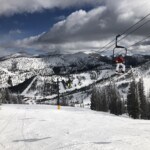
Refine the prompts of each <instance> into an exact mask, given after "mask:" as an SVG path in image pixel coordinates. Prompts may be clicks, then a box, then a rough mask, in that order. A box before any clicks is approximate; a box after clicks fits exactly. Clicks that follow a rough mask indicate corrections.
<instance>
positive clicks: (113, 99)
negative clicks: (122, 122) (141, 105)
mask: <svg viewBox="0 0 150 150" xmlns="http://www.w3.org/2000/svg"><path fill="white" fill-rule="evenodd" d="M108 91H109V92H108V95H109V109H110V113H112V114H115V115H121V114H122V113H123V110H124V109H123V103H122V101H121V96H120V93H119V91H118V90H117V87H116V85H115V83H111V82H110V85H109V87H108Z"/></svg>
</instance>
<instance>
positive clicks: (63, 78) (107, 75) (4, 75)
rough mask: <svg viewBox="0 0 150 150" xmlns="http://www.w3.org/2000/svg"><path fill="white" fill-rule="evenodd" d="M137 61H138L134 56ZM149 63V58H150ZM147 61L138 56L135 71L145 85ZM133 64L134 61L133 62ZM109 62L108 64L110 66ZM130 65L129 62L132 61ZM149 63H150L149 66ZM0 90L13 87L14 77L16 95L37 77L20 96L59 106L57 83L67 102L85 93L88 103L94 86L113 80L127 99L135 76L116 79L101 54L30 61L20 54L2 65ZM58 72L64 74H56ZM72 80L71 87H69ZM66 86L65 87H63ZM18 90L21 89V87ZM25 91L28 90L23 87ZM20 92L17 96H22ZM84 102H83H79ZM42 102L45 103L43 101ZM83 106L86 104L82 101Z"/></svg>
mask: <svg viewBox="0 0 150 150" xmlns="http://www.w3.org/2000/svg"><path fill="white" fill-rule="evenodd" d="M132 57H133V59H134V61H135V60H136V57H134V56H132ZM148 59H149V57H148ZM148 59H147V57H146V59H145V57H143V56H142V57H140V56H138V58H137V60H138V63H137V64H138V65H139V64H140V63H142V62H143V63H142V65H141V66H138V67H135V68H134V70H135V72H134V74H135V76H136V78H137V79H139V78H140V77H142V76H143V77H144V81H149V78H150V69H149V66H150V65H149V64H150V61H148ZM129 60H132V59H131V58H129ZM107 62H108V63H107ZM128 62H129V61H128ZM145 62H146V63H145ZM0 68H1V71H0V83H1V84H0V87H1V88H2V87H9V86H10V85H9V84H8V78H9V76H11V80H12V84H13V86H14V87H12V91H13V92H14V91H15V90H16V89H19V88H20V85H21V84H24V83H26V81H27V80H30V78H32V77H34V76H36V78H35V79H34V80H33V81H32V82H29V85H26V88H25V89H24V88H22V89H21V90H19V91H22V92H21V93H20V94H21V95H22V96H24V97H28V98H32V99H37V100H38V99H39V100H40V101H41V100H42V99H43V100H48V99H54V98H55V103H56V97H57V85H56V81H57V79H59V81H60V94H61V96H67V97H65V99H68V97H70V98H69V100H75V99H77V98H76V95H79V93H81V92H82V94H81V95H83V97H84V98H85V99H87V98H89V97H90V96H89V93H91V90H92V88H93V86H94V85H97V86H106V85H108V84H109V83H110V80H112V81H113V82H115V84H116V85H117V87H118V88H119V90H120V92H121V94H122V95H124V98H125V97H126V94H127V91H128V86H129V83H130V82H131V80H132V75H131V74H126V75H121V76H117V75H115V66H112V60H111V59H110V58H109V57H108V58H107V57H106V56H100V55H97V54H90V55H88V54H85V53H76V54H65V55H62V54H54V55H45V56H38V57H33V56H32V57H31V56H30V57H27V56H25V55H19V54H16V55H14V56H12V57H9V58H8V59H5V60H3V61H1V63H0ZM54 68H56V70H57V69H58V70H59V71H60V74H55V70H54ZM69 79H70V80H71V81H72V82H71V87H68V81H69ZM63 82H64V83H63ZM144 83H145V84H144V85H145V87H146V92H147V93H148V91H149V88H150V87H149V86H147V84H146V82H144ZM17 86H18V87H17ZM23 87H25V86H23ZM19 91H18V90H17V91H16V93H18V92H19ZM79 99H82V98H79ZM43 100H42V101H43ZM80 102H82V100H80Z"/></svg>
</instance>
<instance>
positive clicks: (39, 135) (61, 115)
mask: <svg viewBox="0 0 150 150" xmlns="http://www.w3.org/2000/svg"><path fill="white" fill-rule="evenodd" d="M0 124H1V126H0V149H1V150H6V149H7V150H12V149H13V150H17V149H22V150H27V149H30V150H149V149H150V144H149V141H150V129H149V125H150V122H149V121H148V120H133V119H130V118H126V117H118V116H114V115H110V114H108V113H102V112H95V111H91V110H89V109H81V108H70V107H61V109H60V110H57V107H56V106H49V105H48V106H44V105H2V106H1V110H0Z"/></svg>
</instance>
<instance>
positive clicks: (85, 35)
mask: <svg viewBox="0 0 150 150" xmlns="http://www.w3.org/2000/svg"><path fill="white" fill-rule="evenodd" d="M0 3H1V5H0V56H4V55H9V54H13V53H17V52H26V53H29V54H41V53H49V52H58V53H75V52H79V51H83V52H103V53H111V52H112V49H113V48H114V42H112V43H111V44H109V45H107V44H108V43H109V42H111V41H112V40H114V39H115V37H116V36H117V35H119V34H122V33H124V31H126V30H127V29H128V28H129V27H131V26H133V25H134V24H135V23H136V22H138V21H139V20H140V19H142V18H143V17H145V16H146V15H148V14H149V13H150V11H149V10H150V1H149V0H142V1H141V0H132V1H131V0H82V1H81V0H21V1H20V0H11V1H6V0H0ZM149 19H150V16H147V17H146V18H145V19H143V20H142V21H141V22H140V23H139V24H137V25H136V26H134V28H131V29H130V30H129V31H128V32H125V34H123V35H121V36H120V37H119V38H118V44H119V45H122V46H125V47H127V48H128V51H129V52H134V53H146V54H149V48H150V46H149V44H150V39H149V38H147V37H148V36H150V30H149V29H150V21H149ZM138 27H139V29H137V30H136V28H138ZM134 30H135V31H134ZM130 32H131V33H130ZM121 39H122V40H121ZM144 39H145V40H144ZM139 41H141V42H140V43H137V42H139ZM136 43H137V44H136ZM112 44H113V45H112ZM106 45H107V47H104V46H106ZM111 45H112V46H111ZM132 45H134V46H132ZM110 46H111V47H110Z"/></svg>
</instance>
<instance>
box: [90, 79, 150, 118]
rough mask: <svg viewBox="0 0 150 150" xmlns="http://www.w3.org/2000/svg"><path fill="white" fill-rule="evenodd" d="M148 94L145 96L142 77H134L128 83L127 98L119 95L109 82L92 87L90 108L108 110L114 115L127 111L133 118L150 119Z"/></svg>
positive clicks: (114, 85)
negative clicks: (103, 85) (102, 85)
mask: <svg viewBox="0 0 150 150" xmlns="http://www.w3.org/2000/svg"><path fill="white" fill-rule="evenodd" d="M148 99H150V94H149V97H146V95H145V91H144V85H143V79H142V78H141V79H139V81H138V82H137V81H136V80H135V79H134V78H133V80H132V82H131V83H130V85H129V89H128V92H127V99H126V100H125V99H124V97H123V96H121V94H120V92H119V90H118V88H117V86H116V84H115V83H114V82H110V84H109V85H108V86H105V87H94V88H93V90H92V95H91V109H92V110H96V111H104V112H110V113H112V114H115V115H122V114H124V113H127V114H128V115H129V116H130V117H131V118H134V119H150V102H149V100H148Z"/></svg>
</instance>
